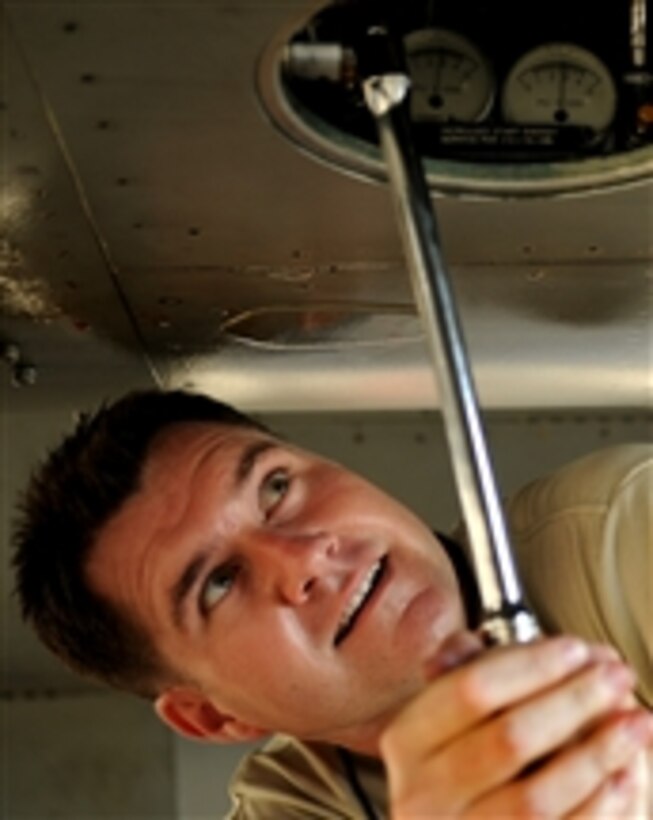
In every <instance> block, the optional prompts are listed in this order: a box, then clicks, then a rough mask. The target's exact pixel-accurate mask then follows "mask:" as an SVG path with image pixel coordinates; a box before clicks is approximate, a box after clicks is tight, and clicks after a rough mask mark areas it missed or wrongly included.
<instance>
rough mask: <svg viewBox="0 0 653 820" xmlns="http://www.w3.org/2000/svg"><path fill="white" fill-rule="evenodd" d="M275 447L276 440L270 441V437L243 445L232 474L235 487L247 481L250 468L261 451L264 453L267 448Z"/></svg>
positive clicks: (260, 454) (272, 448) (254, 464)
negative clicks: (243, 447)
mask: <svg viewBox="0 0 653 820" xmlns="http://www.w3.org/2000/svg"><path fill="white" fill-rule="evenodd" d="M277 447H279V444H278V442H276V441H272V440H271V439H259V441H254V442H252V444H250V445H249V446H248V447H245V449H244V450H243V452H242V453H241V454H240V459H239V460H238V466H237V467H236V472H235V476H234V485H235V487H236V489H238V488H239V487H242V485H243V484H244V483H245V482H246V481H247V479H248V478H249V476H250V475H251V473H252V470H253V469H254V467H255V466H256V462H257V461H258V459H259V458H260V457H261V456H262V455H263V453H266V452H267V451H268V450H274V449H276V448H277Z"/></svg>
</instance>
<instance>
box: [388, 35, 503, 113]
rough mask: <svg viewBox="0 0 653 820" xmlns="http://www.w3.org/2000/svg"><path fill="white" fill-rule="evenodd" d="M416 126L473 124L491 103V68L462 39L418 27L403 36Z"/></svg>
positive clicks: (468, 42) (457, 36)
mask: <svg viewBox="0 0 653 820" xmlns="http://www.w3.org/2000/svg"><path fill="white" fill-rule="evenodd" d="M404 47H405V50H406V61H407V63H408V69H409V72H410V76H411V81H412V88H411V116H412V118H413V120H414V121H415V122H458V123H470V122H478V121H479V120H482V119H483V117H485V116H486V115H487V113H488V111H489V109H490V107H491V105H492V101H493V99H494V89H495V84H494V78H493V75H492V71H491V69H490V65H489V63H488V62H487V60H486V59H485V57H484V56H483V55H482V54H481V52H480V51H479V50H478V49H477V48H476V46H475V45H474V44H473V43H472V42H471V41H470V40H468V39H467V38H466V37H462V36H461V35H459V34H456V33H455V32H453V31H448V30H446V29H437V28H431V29H420V30H419V31H413V32H411V33H410V34H408V35H406V37H405V38H404Z"/></svg>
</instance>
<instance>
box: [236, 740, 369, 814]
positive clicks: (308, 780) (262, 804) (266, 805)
mask: <svg viewBox="0 0 653 820" xmlns="http://www.w3.org/2000/svg"><path fill="white" fill-rule="evenodd" d="M230 793H231V796H232V799H233V802H234V806H235V808H234V811H233V813H232V815H230V816H231V817H233V818H248V820H250V818H251V820H259V818H260V820H267V818H270V819H272V818H278V817H284V818H294V817H308V818H335V817H342V818H358V817H359V816H360V815H359V813H358V810H357V806H356V804H355V801H352V794H351V790H350V788H349V785H348V782H347V779H346V777H345V776H344V774H343V772H342V768H341V766H340V764H339V759H338V752H337V749H335V748H334V747H332V746H329V745H326V744H318V743H306V742H302V741H299V740H297V739H295V738H293V737H290V736H287V735H276V736H274V737H273V738H272V739H271V740H269V741H268V742H267V743H266V744H265V745H264V746H262V747H261V748H260V749H258V750H257V751H255V752H253V753H251V754H249V755H248V756H247V757H246V758H245V759H244V760H243V761H242V763H241V764H240V766H239V767H238V769H237V770H236V772H235V774H234V777H233V779H232V783H231V788H230Z"/></svg>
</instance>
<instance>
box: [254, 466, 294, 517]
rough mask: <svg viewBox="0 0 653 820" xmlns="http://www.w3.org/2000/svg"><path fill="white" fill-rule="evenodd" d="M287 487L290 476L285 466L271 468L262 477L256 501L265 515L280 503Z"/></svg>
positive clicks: (288, 486)
mask: <svg viewBox="0 0 653 820" xmlns="http://www.w3.org/2000/svg"><path fill="white" fill-rule="evenodd" d="M289 488H290V476H289V475H288V471H287V470H286V469H285V468H280V469H277V470H273V472H271V473H269V474H268V475H267V476H266V477H265V478H264V479H263V482H262V483H261V486H260V487H259V491H258V502H259V507H260V509H261V511H262V512H263V514H264V515H265V516H266V517H267V516H269V515H270V513H272V512H273V511H274V509H275V508H276V507H277V506H278V505H279V504H280V503H281V501H282V499H283V498H284V496H285V495H286V493H287V492H288V490H289Z"/></svg>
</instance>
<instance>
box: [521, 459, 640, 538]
mask: <svg viewBox="0 0 653 820" xmlns="http://www.w3.org/2000/svg"><path fill="white" fill-rule="evenodd" d="M652 482H653V444H650V443H642V444H621V445H617V446H615V447H609V448H605V449H602V450H598V451H596V452H593V453H590V454H589V455H586V456H583V457H581V458H579V459H576V460H575V461H572V462H571V463H569V464H567V465H565V466H564V467H562V468H560V469H558V470H556V471H555V472H552V473H550V474H549V475H546V476H544V477H542V478H539V479H537V480H535V481H533V482H531V483H529V484H527V485H526V486H525V487H523V488H522V489H521V490H519V492H517V493H516V494H515V495H514V496H513V497H512V498H511V500H510V503H509V507H508V510H509V515H510V523H511V528H512V529H513V532H515V531H516V532H520V531H522V532H523V531H525V530H528V529H529V528H532V527H538V526H541V525H542V523H543V521H546V520H547V519H550V518H551V517H554V516H557V515H564V514H569V513H574V512H576V513H583V512H586V513H588V514H591V513H592V512H602V511H605V510H606V509H607V508H608V507H610V506H614V504H615V502H616V501H617V500H619V498H620V496H624V495H627V494H628V493H629V492H630V491H631V490H632V489H633V488H640V489H641V488H643V487H644V488H647V489H650V488H651V483H652Z"/></svg>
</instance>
